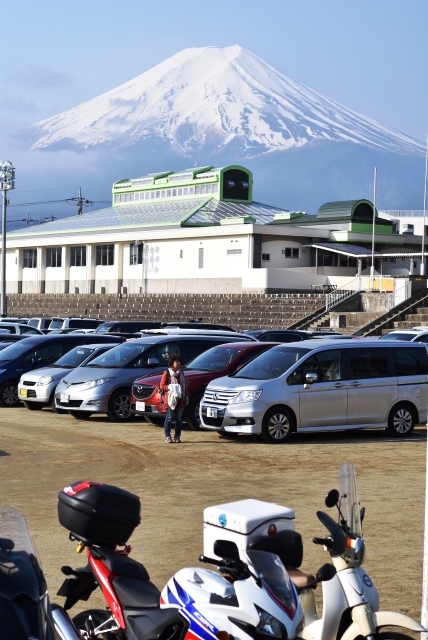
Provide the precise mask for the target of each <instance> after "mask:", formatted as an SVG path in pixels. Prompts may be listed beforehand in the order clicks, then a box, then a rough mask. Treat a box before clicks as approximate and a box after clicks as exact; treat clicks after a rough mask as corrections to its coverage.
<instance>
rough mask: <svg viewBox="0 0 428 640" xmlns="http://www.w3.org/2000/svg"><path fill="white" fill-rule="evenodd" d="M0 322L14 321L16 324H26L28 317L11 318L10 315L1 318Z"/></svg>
mask: <svg viewBox="0 0 428 640" xmlns="http://www.w3.org/2000/svg"><path fill="white" fill-rule="evenodd" d="M1 321H2V322H15V323H18V324H28V318H13V317H11V316H9V317H6V318H2V319H1Z"/></svg>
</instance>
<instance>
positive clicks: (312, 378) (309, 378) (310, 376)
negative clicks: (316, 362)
mask: <svg viewBox="0 0 428 640" xmlns="http://www.w3.org/2000/svg"><path fill="white" fill-rule="evenodd" d="M305 380H306V382H305V384H304V385H303V388H304V389H310V387H311V384H313V383H314V382H318V375H317V374H316V373H312V372H309V373H307V374H306V375H305Z"/></svg>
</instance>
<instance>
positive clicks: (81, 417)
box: [65, 411, 92, 420]
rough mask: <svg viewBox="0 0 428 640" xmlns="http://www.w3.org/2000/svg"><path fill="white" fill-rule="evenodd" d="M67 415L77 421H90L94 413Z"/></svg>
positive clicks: (73, 412) (75, 412)
mask: <svg viewBox="0 0 428 640" xmlns="http://www.w3.org/2000/svg"><path fill="white" fill-rule="evenodd" d="M65 413H69V414H70V416H73V418H75V419H76V420H89V418H90V417H91V415H92V413H88V412H87V411H66V412H65Z"/></svg>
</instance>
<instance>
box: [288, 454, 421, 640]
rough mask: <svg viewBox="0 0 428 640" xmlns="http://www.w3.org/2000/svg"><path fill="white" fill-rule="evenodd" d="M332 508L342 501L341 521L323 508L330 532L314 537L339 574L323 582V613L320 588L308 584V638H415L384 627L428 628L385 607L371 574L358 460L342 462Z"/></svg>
mask: <svg viewBox="0 0 428 640" xmlns="http://www.w3.org/2000/svg"><path fill="white" fill-rule="evenodd" d="M325 505H326V506H327V507H328V508H334V507H336V508H337V510H338V522H335V520H333V518H331V516H329V515H328V514H327V513H324V512H323V511H318V512H317V516H318V519H319V521H320V522H321V523H322V524H323V525H324V527H325V528H326V529H327V530H328V532H329V535H328V536H327V537H326V538H314V539H313V542H314V543H315V544H318V545H322V546H324V548H325V549H326V550H327V551H328V552H329V554H330V556H331V558H332V561H333V565H334V567H335V569H336V575H335V576H334V577H333V578H332V579H331V580H330V581H328V582H325V583H323V585H322V594H323V611H322V616H321V618H318V616H317V613H316V608H315V598H314V591H313V589H312V588H311V587H310V586H309V587H306V588H303V589H302V590H301V593H300V599H301V602H302V606H303V611H304V614H305V627H304V629H303V631H302V638H303V639H304V640H339V639H340V640H355V638H357V637H359V636H361V637H363V638H368V639H369V640H387V639H389V638H393V639H394V640H410V636H407V635H405V634H402V633H394V632H391V633H389V632H388V633H386V632H380V630H381V629H382V627H387V626H394V627H401V628H403V629H409V630H411V631H414V632H422V631H426V630H425V629H424V627H423V626H422V625H421V624H419V622H417V621H416V620H413V619H412V618H410V617H409V616H406V615H404V614H402V613H396V612H393V611H379V596H378V592H377V590H376V587H375V586H374V584H373V582H372V580H371V578H370V576H369V574H368V573H367V572H366V571H365V570H364V569H363V568H362V564H363V562H364V557H365V542H364V540H363V535H362V521H363V519H364V513H365V509H364V508H363V509H361V510H360V504H359V501H358V492H357V480H356V474H355V468H354V465H353V464H351V463H347V462H345V463H343V464H341V465H340V467H339V491H338V490H337V489H332V490H331V491H330V492H329V493H328V494H327V497H326V499H325Z"/></svg>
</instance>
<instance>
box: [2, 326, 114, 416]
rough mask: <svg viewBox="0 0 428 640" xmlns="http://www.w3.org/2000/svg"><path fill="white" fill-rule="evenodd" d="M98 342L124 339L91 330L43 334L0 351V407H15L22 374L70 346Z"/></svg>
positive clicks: (62, 352)
mask: <svg viewBox="0 0 428 640" xmlns="http://www.w3.org/2000/svg"><path fill="white" fill-rule="evenodd" d="M100 342H104V343H105V342H112V343H117V344H120V343H122V342H124V338H121V337H119V336H105V335H100V336H94V334H93V333H80V334H78V333H76V334H74V335H70V334H69V335H53V336H44V335H42V336H32V337H31V338H25V340H20V341H19V342H15V343H14V344H11V345H10V346H9V347H6V348H5V349H2V350H1V351H0V407H16V406H18V404H19V399H18V382H19V380H20V378H21V376H22V375H23V374H24V373H27V372H28V371H33V369H39V368H40V367H46V366H48V365H51V364H52V363H54V362H55V361H56V360H58V358H60V357H61V356H63V355H64V354H65V353H67V352H68V351H70V349H72V348H73V347H77V346H79V345H81V344H95V343H100Z"/></svg>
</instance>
